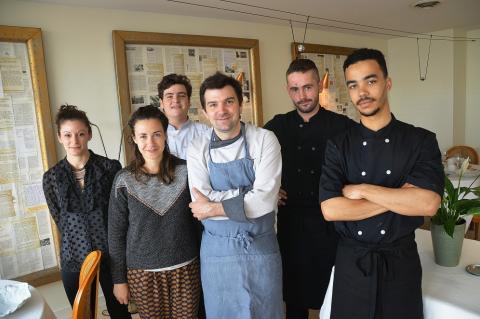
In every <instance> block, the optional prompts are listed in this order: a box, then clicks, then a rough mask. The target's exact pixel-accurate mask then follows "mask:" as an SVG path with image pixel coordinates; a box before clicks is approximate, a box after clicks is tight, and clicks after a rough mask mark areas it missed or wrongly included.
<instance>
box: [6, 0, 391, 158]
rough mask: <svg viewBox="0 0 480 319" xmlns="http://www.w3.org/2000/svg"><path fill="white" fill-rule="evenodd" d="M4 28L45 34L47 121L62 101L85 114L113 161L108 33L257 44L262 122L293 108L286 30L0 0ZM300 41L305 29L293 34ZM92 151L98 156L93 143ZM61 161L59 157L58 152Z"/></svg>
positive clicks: (314, 38) (321, 39) (343, 41)
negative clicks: (201, 37)
mask: <svg viewBox="0 0 480 319" xmlns="http://www.w3.org/2000/svg"><path fill="white" fill-rule="evenodd" d="M0 21H1V24H6V25H13V26H30V27H39V28H41V29H42V31H43V39H44V46H45V56H46V67H47V79H48V86H49V93H50V99H51V107H52V111H53V112H52V115H54V114H55V110H56V109H57V108H58V106H59V105H60V104H62V103H64V102H68V103H70V104H76V105H78V106H80V107H82V108H83V109H84V110H86V111H87V113H88V115H89V117H90V118H91V120H92V121H93V122H95V123H97V124H99V125H100V127H101V128H102V133H103V137H104V140H105V142H106V146H107V152H108V155H109V156H110V157H114V156H115V157H116V156H117V155H116V154H117V152H118V144H119V140H120V122H119V112H118V100H117V95H116V82H115V69H114V59H113V49H112V30H129V31H147V32H167V33H184V34H201V35H213V36H229V37H242V38H254V39H259V41H260V66H261V77H262V96H263V116H264V121H267V120H269V119H271V118H272V117H273V115H275V114H277V113H283V112H286V111H289V110H290V109H291V102H290V100H289V98H288V95H287V94H286V91H285V70H286V68H287V67H288V64H289V63H290V61H291V51H290V43H291V41H292V39H291V31H290V27H289V26H288V25H285V26H278V25H269V24H259V23H246V22H239V21H230V20H228V21H227V20H220V19H207V18H197V17H185V16H174V15H162V14H157V13H146V12H134V11H121V10H107V9H94V8H82V7H73V6H72V7H70V6H60V5H50V4H39V3H30V2H23V1H13V0H2V1H1V2H0ZM295 32H296V35H297V38H298V37H300V36H301V35H303V30H302V29H297V30H295ZM307 42H312V43H321V44H326V45H336V46H346V47H373V48H378V49H380V50H382V51H384V52H385V53H386V49H387V42H386V40H382V39H378V38H370V37H361V36H353V35H348V34H341V33H333V32H321V31H314V30H308V33H307ZM91 147H92V149H93V150H94V151H96V152H99V153H103V151H102V149H101V144H100V143H99V140H98V138H94V141H92V144H91ZM57 149H58V150H59V157H60V156H61V155H60V154H63V151H62V150H61V149H60V147H58V145H57Z"/></svg>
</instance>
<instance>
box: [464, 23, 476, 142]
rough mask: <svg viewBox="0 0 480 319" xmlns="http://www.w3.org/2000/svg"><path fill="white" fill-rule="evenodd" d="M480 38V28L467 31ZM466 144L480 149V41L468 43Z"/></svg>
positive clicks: (470, 34)
mask: <svg viewBox="0 0 480 319" xmlns="http://www.w3.org/2000/svg"><path fill="white" fill-rule="evenodd" d="M467 36H468V37H472V38H477V39H480V29H476V30H472V31H469V32H467ZM466 60H467V63H466V65H467V67H466V78H467V80H466V107H465V117H466V118H465V144H467V145H470V146H472V147H475V148H476V149H477V151H480V41H479V40H477V41H476V42H469V43H467V59H466Z"/></svg>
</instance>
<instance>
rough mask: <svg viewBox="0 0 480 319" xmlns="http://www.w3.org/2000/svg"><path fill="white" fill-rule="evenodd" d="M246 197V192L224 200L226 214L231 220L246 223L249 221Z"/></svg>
mask: <svg viewBox="0 0 480 319" xmlns="http://www.w3.org/2000/svg"><path fill="white" fill-rule="evenodd" d="M244 197H245V194H243V193H242V194H240V195H238V196H235V197H232V198H229V199H226V200H223V201H222V206H223V210H224V211H225V215H227V217H228V218H230V219H231V220H234V221H237V222H242V223H246V222H249V220H248V218H247V216H246V215H245V206H244V201H243V200H244Z"/></svg>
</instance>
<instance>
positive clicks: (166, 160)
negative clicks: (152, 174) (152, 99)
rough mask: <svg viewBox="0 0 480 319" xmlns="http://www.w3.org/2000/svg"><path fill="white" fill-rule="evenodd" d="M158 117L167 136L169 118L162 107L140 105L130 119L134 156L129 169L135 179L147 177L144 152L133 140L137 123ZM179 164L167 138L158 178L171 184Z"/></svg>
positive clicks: (140, 179) (139, 179)
mask: <svg viewBox="0 0 480 319" xmlns="http://www.w3.org/2000/svg"><path fill="white" fill-rule="evenodd" d="M149 119H156V120H159V121H160V123H162V128H163V133H164V134H165V136H167V127H168V119H167V117H166V116H165V114H163V113H162V111H160V109H159V108H158V107H156V106H153V105H146V106H142V107H139V108H138V109H137V110H136V111H135V112H133V114H132V115H131V116H130V119H129V120H128V126H129V128H130V134H131V135H130V140H129V142H130V143H131V144H132V145H133V148H134V158H133V160H132V161H131V162H130V163H129V164H128V166H127V169H128V170H129V171H131V172H133V173H134V174H135V179H137V180H138V181H142V178H143V177H145V172H143V170H142V166H143V165H144V164H145V159H144V158H143V155H142V153H140V150H139V149H138V146H137V144H135V142H134V141H133V136H134V135H135V124H136V123H137V122H138V121H141V120H149ZM176 164H177V161H176V158H175V157H174V156H173V155H171V153H170V150H169V148H168V143H167V140H166V139H165V148H164V149H163V157H162V160H161V161H160V167H159V171H158V174H157V177H158V179H160V180H161V181H162V182H164V183H165V184H170V183H171V182H172V181H173V179H174V177H175V166H176Z"/></svg>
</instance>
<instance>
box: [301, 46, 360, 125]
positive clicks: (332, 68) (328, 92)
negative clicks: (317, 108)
mask: <svg viewBox="0 0 480 319" xmlns="http://www.w3.org/2000/svg"><path fill="white" fill-rule="evenodd" d="M301 57H302V58H305V59H310V60H312V61H313V62H315V65H316V66H317V68H318V72H319V73H320V78H322V77H323V76H324V74H325V73H327V72H328V89H325V88H324V89H323V91H322V93H321V94H320V105H321V106H323V107H324V108H326V109H327V110H330V111H333V112H336V113H340V114H343V115H346V116H348V117H349V118H351V119H353V120H355V121H357V122H358V121H359V119H360V118H359V114H358V112H357V109H356V108H355V106H354V105H353V104H352V102H351V101H350V97H349V95H348V91H347V86H346V85H345V79H344V76H343V62H345V59H346V58H347V57H346V56H345V55H334V54H318V53H302V55H301Z"/></svg>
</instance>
